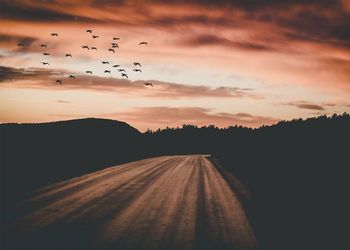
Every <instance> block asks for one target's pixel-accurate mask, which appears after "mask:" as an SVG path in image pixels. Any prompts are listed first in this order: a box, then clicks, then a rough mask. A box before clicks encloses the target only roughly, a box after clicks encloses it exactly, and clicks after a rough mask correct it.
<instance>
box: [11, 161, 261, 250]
mask: <svg viewBox="0 0 350 250" xmlns="http://www.w3.org/2000/svg"><path fill="white" fill-rule="evenodd" d="M18 211H19V212H18V214H20V216H18V218H17V219H15V220H14V221H13V222H12V223H10V224H9V225H8V226H7V228H6V230H5V237H6V238H5V247H6V248H5V249H47V250H48V249H75V250H77V249H236V250H237V249H239V250H240V249H256V240H255V236H254V233H253V231H252V229H251V227H250V224H249V222H248V220H247V217H246V214H245V212H244V210H243V209H242V205H241V204H240V202H239V200H238V198H237V195H236V194H235V192H233V191H232V189H231V188H230V185H229V184H228V183H227V182H226V180H225V178H223V177H222V175H221V174H220V173H219V171H218V170H217V169H216V167H215V166H214V165H213V164H212V163H211V162H210V161H209V160H208V159H207V158H206V157H205V156H200V155H192V156H164V157H157V158H150V159H145V160H141V161H137V162H132V163H128V164H124V165H120V166H116V167H111V168H107V169H105V170H102V171H98V172H95V173H92V174H88V175H84V176H81V177H78V178H74V179H70V180H68V181H64V182H60V183H57V184H54V185H52V186H48V187H45V188H43V189H41V190H39V191H38V192H37V193H36V194H35V195H34V196H33V197H32V198H31V199H29V200H27V201H26V202H24V204H23V205H22V206H21V207H19V208H18Z"/></svg>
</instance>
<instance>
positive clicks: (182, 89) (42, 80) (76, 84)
mask: <svg viewBox="0 0 350 250" xmlns="http://www.w3.org/2000/svg"><path fill="white" fill-rule="evenodd" d="M69 74H74V75H76V79H69V78H68V76H69ZM56 79H60V80H62V85H59V87H60V88H59V89H90V90H96V91H117V92H118V93H126V94H130V93H132V94H136V95H137V94H139V95H141V96H145V97H155V98H169V97H171V98H253V99H261V98H262V97H260V96H256V95H255V94H254V93H252V91H253V90H252V89H250V88H238V87H225V86H219V87H215V88H211V87H207V86H200V85H199V86H198V85H187V84H179V83H169V82H162V81H156V80H152V81H151V82H152V84H153V85H154V87H153V88H150V87H146V86H145V85H144V83H145V81H140V80H138V81H129V80H126V79H119V78H113V77H99V76H86V75H79V74H75V73H72V72H67V71H64V70H49V69H41V68H29V69H16V68H10V67H0V82H3V84H2V86H5V84H6V85H8V84H10V86H11V87H13V88H15V87H21V88H52V87H54V89H56V90H57V89H58V88H57V86H58V84H57V83H56ZM18 80H21V81H18Z"/></svg>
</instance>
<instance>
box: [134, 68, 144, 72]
mask: <svg viewBox="0 0 350 250" xmlns="http://www.w3.org/2000/svg"><path fill="white" fill-rule="evenodd" d="M132 71H135V72H142V70H141V69H133V70H132Z"/></svg>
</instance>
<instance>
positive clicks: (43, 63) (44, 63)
mask: <svg viewBox="0 0 350 250" xmlns="http://www.w3.org/2000/svg"><path fill="white" fill-rule="evenodd" d="M41 63H42V65H50V63H48V62H41Z"/></svg>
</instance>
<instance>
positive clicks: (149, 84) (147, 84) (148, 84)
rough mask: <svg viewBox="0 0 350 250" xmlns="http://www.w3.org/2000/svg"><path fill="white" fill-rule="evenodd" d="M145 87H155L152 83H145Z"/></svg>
mask: <svg viewBox="0 0 350 250" xmlns="http://www.w3.org/2000/svg"><path fill="white" fill-rule="evenodd" d="M144 85H145V86H151V87H153V84H152V83H150V82H145V83H144Z"/></svg>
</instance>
